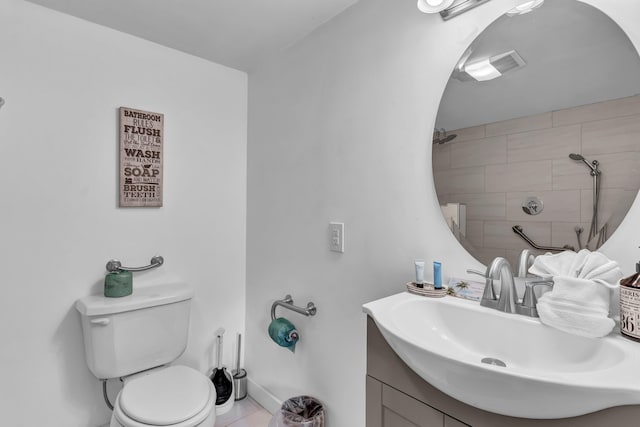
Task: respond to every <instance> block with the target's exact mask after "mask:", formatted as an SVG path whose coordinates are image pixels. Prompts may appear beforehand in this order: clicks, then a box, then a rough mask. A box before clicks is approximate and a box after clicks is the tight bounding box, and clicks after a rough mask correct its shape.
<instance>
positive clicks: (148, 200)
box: [120, 107, 164, 207]
mask: <svg viewBox="0 0 640 427" xmlns="http://www.w3.org/2000/svg"><path fill="white" fill-rule="evenodd" d="M163 126H164V114H159V113H152V112H149V111H142V110H134V109H132V108H126V107H120V206H123V207H124V206H145V207H146V206H151V207H157V206H162V149H163V138H164V128H163Z"/></svg>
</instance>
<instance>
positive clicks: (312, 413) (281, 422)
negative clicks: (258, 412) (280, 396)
mask: <svg viewBox="0 0 640 427" xmlns="http://www.w3.org/2000/svg"><path fill="white" fill-rule="evenodd" d="M324 419H325V414H324V406H322V403H320V401H318V399H316V398H313V397H311V396H296V397H292V398H291V399H287V400H286V401H285V402H284V403H283V404H282V407H281V408H280V410H279V411H278V412H276V413H275V414H274V415H273V418H271V422H270V423H269V427H324Z"/></svg>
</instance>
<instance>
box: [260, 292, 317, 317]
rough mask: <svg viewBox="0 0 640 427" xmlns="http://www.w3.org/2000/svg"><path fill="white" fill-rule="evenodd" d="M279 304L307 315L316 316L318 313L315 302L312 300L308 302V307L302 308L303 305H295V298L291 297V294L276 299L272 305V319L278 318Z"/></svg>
mask: <svg viewBox="0 0 640 427" xmlns="http://www.w3.org/2000/svg"><path fill="white" fill-rule="evenodd" d="M277 306H282V307H284V308H286V309H288V310H292V311H295V312H296V313H300V314H303V315H305V316H315V315H316V311H317V309H316V306H315V304H314V303H312V302H308V303H307V307H306V308H302V307H297V306H295V305H293V299H292V298H291V295H288V294H287V296H285V297H284V299H279V300H276V301H275V302H274V303H273V304H272V305H271V320H276V307H277Z"/></svg>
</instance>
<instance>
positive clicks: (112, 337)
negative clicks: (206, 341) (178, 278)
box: [76, 284, 193, 379]
mask: <svg viewBox="0 0 640 427" xmlns="http://www.w3.org/2000/svg"><path fill="white" fill-rule="evenodd" d="M192 298H193V291H192V290H191V288H189V287H188V286H187V285H186V284H166V285H160V286H150V287H141V288H134V290H133V294H131V295H129V296H126V297H121V298H107V297H104V296H102V295H92V296H88V297H85V298H82V299H79V300H78V301H76V309H77V310H78V311H79V312H80V317H81V320H82V333H83V335H84V349H85V356H86V359H87V365H88V366H89V369H90V370H91V372H93V375H95V376H96V377H97V378H100V379H105V378H118V377H122V376H125V375H130V374H133V373H136V372H140V371H144V370H146V369H150V368H153V367H156V366H160V365H164V364H166V363H170V362H172V361H174V360H175V359H177V358H178V357H180V355H181V354H182V353H183V352H184V350H185V348H186V347H187V339H188V334H189V314H190V311H191V299H192Z"/></svg>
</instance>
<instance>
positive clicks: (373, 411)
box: [366, 318, 640, 427]
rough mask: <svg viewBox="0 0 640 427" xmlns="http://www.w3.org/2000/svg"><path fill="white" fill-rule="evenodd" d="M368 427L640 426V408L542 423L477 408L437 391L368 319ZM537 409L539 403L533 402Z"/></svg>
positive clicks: (632, 407)
mask: <svg viewBox="0 0 640 427" xmlns="http://www.w3.org/2000/svg"><path fill="white" fill-rule="evenodd" d="M366 393H367V396H366V399H367V405H366V411H367V413H366V417H367V423H366V425H367V427H603V426H608V425H612V426H613V425H619V426H625V427H626V426H638V425H640V405H633V406H618V407H615V408H608V409H604V410H602V411H598V412H594V413H591V414H587V415H583V416H580V417H573V418H564V419H552V420H536V419H524V418H514V417H507V416H504V415H498V414H494V413H491V412H487V411H483V410H481V409H478V408H474V407H472V406H469V405H467V404H465V403H462V402H460V401H458V400H455V399H453V398H451V397H449V396H447V395H446V394H444V393H442V392H441V391H439V390H437V389H436V388H434V387H433V386H431V385H430V384H429V383H427V382H426V381H425V380H423V379H422V378H421V377H420V376H418V375H417V374H416V373H415V372H413V371H412V370H411V368H409V367H408V366H407V365H406V364H405V363H404V362H403V361H402V360H401V359H400V358H399V357H398V356H397V355H396V353H395V352H394V351H393V350H392V349H391V347H389V345H388V344H387V342H386V341H385V339H384V337H383V336H382V334H381V333H380V331H379V330H378V328H377V326H376V324H375V322H374V321H373V320H372V319H371V318H368V319H367V383H366ZM532 404H534V403H532Z"/></svg>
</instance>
